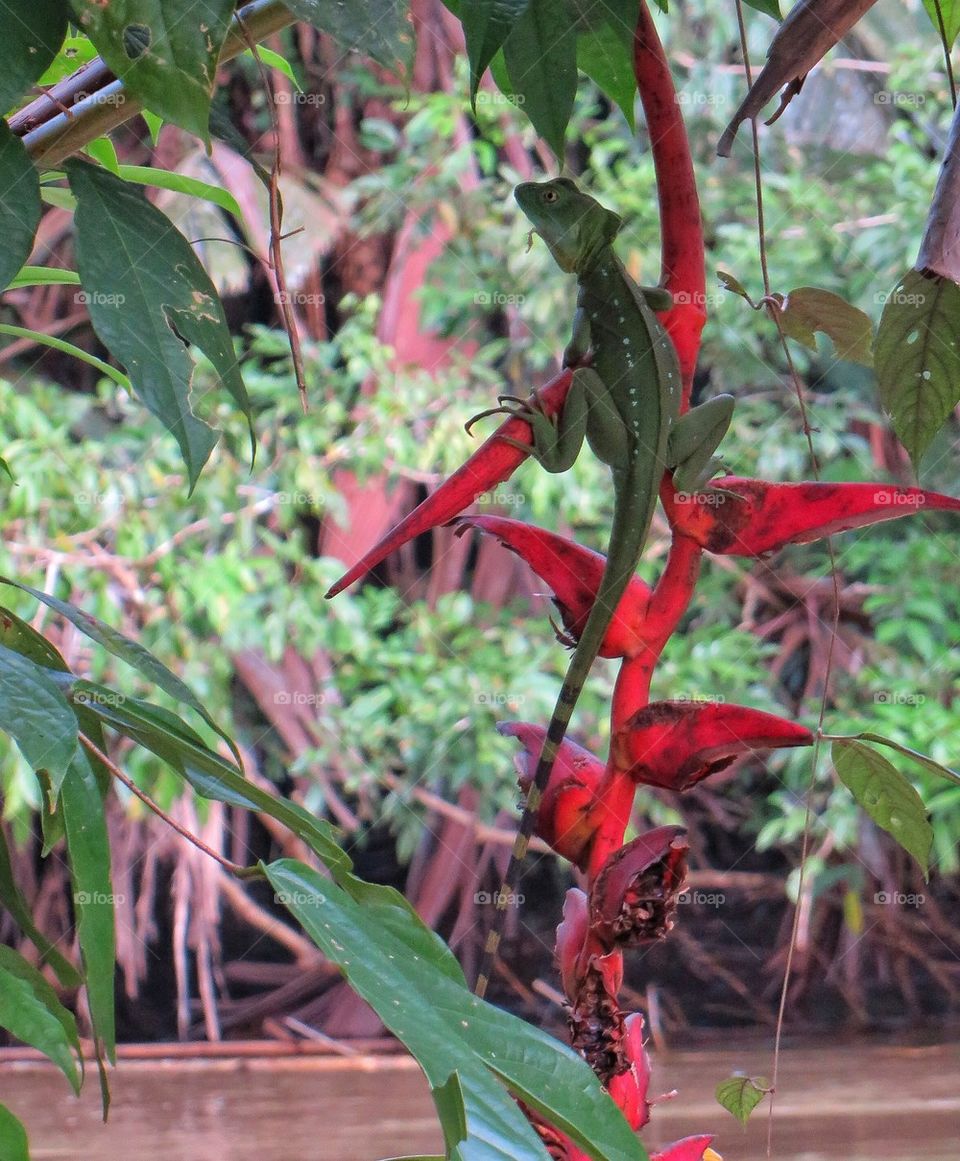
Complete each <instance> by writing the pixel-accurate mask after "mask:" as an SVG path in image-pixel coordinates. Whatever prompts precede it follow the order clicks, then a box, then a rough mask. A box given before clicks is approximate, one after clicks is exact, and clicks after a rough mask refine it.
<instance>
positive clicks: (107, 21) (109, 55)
mask: <svg viewBox="0 0 960 1161" xmlns="http://www.w3.org/2000/svg"><path fill="white" fill-rule="evenodd" d="M73 7H74V10H75V11H76V13H77V16H78V17H79V20H80V27H81V28H82V29H83V31H84V32H85V33H86V34H87V35H88V36H89V37H90V39H91V40H92V41H93V43H94V44H95V45H96V46H97V49H98V51H99V52H100V55H101V56H102V57H103V59H104V60H105V61H106V62H107V64H108V65H109V66H110V67H111V68H112V69H113V71H114V72H115V73H116V74H117V76H118V77H122V78H123V83H124V84H125V85H126V86H127V87H128V88H129V90H130V91H131V92H132V93H135V94H136V95H137V96H139V97H141V98H142V100H143V103H144V104H145V105H146V106H147V107H148V108H149V109H151V110H152V111H153V112H154V113H158V114H159V115H160V116H161V117H163V119H164V120H165V121H172V122H173V123H174V124H175V125H179V126H180V127H181V128H182V129H186V130H187V132H188V133H195V134H196V135H197V136H198V137H200V138H202V139H203V141H204V142H205V143H206V144H209V141H210V134H209V119H210V96H211V94H212V92H213V85H214V81H215V79H216V69H217V61H218V60H219V58H220V50H221V48H222V47H223V42H224V39H225V38H226V35H227V30H228V28H229V26H230V18H231V16H232V15H233V9H234V4H233V2H232V0H111V2H110V3H109V4H104V3H102V2H100V0H73Z"/></svg>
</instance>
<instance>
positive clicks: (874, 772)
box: [832, 739, 933, 877]
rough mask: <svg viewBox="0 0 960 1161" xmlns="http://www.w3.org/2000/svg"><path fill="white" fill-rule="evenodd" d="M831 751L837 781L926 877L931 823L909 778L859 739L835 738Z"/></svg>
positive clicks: (931, 841) (931, 829) (930, 844)
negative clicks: (909, 856) (893, 839)
mask: <svg viewBox="0 0 960 1161" xmlns="http://www.w3.org/2000/svg"><path fill="white" fill-rule="evenodd" d="M832 753H833V765H834V768H835V769H836V771H837V774H838V775H839V776H840V781H841V782H842V783H843V784H844V786H846V787H847V789H848V790H849V791H850V793H851V794H852V795H853V797H854V798H855V799H856V800H857V802H858V803H859V804H860V805H861V806H862V807H863V809H864V810H865V811H866V812H867V814H869V815H870V817H871V818H872V819H873V821H874V822H875V823H876V824H877V826H879V827H882V828H883V830H885V831H887V833H888V834H891V835H893V837H894V838H895V839H896V840H897V842H898V843H899V844H900V846H902V847H903V849H904V850H905V851H906V852H907V853H908V854H911V855H913V857H914V858H915V859H916V860H917V862H918V863H919V864H920V866H921V868H922V870H923V874H924V877H926V875H927V872H928V870H929V860H930V848H931V847H932V846H933V827H931V825H930V821H929V819H928V818H927V812H926V809H925V807H924V805H923V799H922V798H921V797H920V795H919V794H918V793H917V792H916V790H915V789H914V787H913V785H912V783H911V782H910V781H909V779H907V778H906V777H905V776H904V775H903V774H901V773H900V771H899V770H898V769H897V768H896V767H895V766H892V765H891V764H890V763H889V762H888V761H887V760H886V758H884V757H883V755H882V754H878V753H877V751H876V750H873V749H871V748H870V747H869V746H865V745H864V744H863V743H862V742H856V741H847V740H842V739H838V740H835V741H834V743H833V746H832Z"/></svg>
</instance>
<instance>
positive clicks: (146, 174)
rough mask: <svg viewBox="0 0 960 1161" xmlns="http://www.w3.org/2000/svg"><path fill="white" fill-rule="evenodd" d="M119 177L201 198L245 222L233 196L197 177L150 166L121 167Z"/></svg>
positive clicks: (227, 191) (238, 204) (118, 172)
mask: <svg viewBox="0 0 960 1161" xmlns="http://www.w3.org/2000/svg"><path fill="white" fill-rule="evenodd" d="M117 176H118V177H121V178H123V180H124V181H131V182H134V183H135V184H137V185H152V186H154V187H156V188H157V189H170V190H174V191H175V192H176V193H182V194H186V195H187V196H188V197H191V198H200V199H202V200H203V201H206V202H213V204H214V205H217V206H220V208H221V209H224V210H226V211H227V213H228V214H233V215H234V217H236V218H238V219H239V220H241V221H242V220H243V210H242V209H241V208H240V203H239V202H238V201H237V199H236V198H235V197H234V196H233V194H232V193H231V192H230V191H229V190H226V189H221V187H220V186H218V185H211V184H210V183H209V182H206V181H201V180H200V179H199V178H197V177H187V175H186V174H183V173H172V172H171V171H170V170H168V169H154V168H153V167H152V166H149V165H121V166H119V168H118V169H117Z"/></svg>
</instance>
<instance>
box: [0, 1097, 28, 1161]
mask: <svg viewBox="0 0 960 1161" xmlns="http://www.w3.org/2000/svg"><path fill="white" fill-rule="evenodd" d="M0 1157H2V1158H3V1161H30V1149H29V1146H28V1144H27V1130H26V1129H25V1128H24V1127H23V1125H22V1124H21V1123H20V1121H18V1120H17V1118H16V1117H15V1116H14V1115H13V1113H11V1112H10V1110H9V1109H8V1108H7V1106H6V1105H0Z"/></svg>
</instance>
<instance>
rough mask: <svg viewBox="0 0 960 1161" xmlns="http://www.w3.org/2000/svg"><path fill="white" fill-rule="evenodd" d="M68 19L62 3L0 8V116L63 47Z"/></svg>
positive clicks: (43, 0) (38, 0) (51, 0)
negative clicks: (0, 58)
mask: <svg viewBox="0 0 960 1161" xmlns="http://www.w3.org/2000/svg"><path fill="white" fill-rule="evenodd" d="M68 16H69V8H68V6H67V5H66V4H64V3H62V0H30V3H29V4H27V3H21V4H13V3H7V4H0V44H2V45H3V68H2V69H0V114H4V113H8V112H9V111H10V110H11V109H12V108H13V107H14V105H15V104H16V102H17V99H18V98H19V97H21V96H22V95H23V94H24V93H25V92H26V91H27V89H29V88H30V86H31V85H32V84H33V83H34V81H37V80H39V78H40V77H41V76H43V74H44V72H45V71H46V69H47V66H48V65H49V64H50V62H51V61H52V60H53V58H54V57H55V56H56V55H57V52H58V51H59V49H60V45H61V44H63V38H64V37H65V36H66V34H67V17H68ZM4 285H6V284H4Z"/></svg>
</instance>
